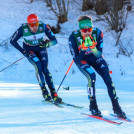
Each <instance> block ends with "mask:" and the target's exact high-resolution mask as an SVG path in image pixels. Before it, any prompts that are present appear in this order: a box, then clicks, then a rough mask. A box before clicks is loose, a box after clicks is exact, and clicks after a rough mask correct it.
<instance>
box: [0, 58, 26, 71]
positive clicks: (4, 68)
mask: <svg viewBox="0 0 134 134" xmlns="http://www.w3.org/2000/svg"><path fill="white" fill-rule="evenodd" d="M23 58H24V57H22V58H20V59H18V60H17V61H15V62H13V63H12V64H10V65H9V66H7V67H5V68H3V69H2V70H0V72H2V71H4V70H5V69H7V68H9V67H10V66H12V65H13V64H15V63H17V62H18V61H20V60H22V59H23Z"/></svg>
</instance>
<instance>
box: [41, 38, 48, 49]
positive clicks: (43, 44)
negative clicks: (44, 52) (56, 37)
mask: <svg viewBox="0 0 134 134" xmlns="http://www.w3.org/2000/svg"><path fill="white" fill-rule="evenodd" d="M49 42H50V40H47V39H46V40H45V41H44V40H43V41H41V42H40V43H39V46H40V47H42V48H43V47H49Z"/></svg>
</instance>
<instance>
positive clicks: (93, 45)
mask: <svg viewBox="0 0 134 134" xmlns="http://www.w3.org/2000/svg"><path fill="white" fill-rule="evenodd" d="M85 42H86V43H87V44H88V45H89V47H90V49H94V48H95V46H96V42H95V41H94V40H93V41H92V40H91V37H86V38H85Z"/></svg>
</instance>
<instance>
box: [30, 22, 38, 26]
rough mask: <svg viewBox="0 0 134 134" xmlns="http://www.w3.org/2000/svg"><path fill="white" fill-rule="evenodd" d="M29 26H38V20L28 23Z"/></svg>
mask: <svg viewBox="0 0 134 134" xmlns="http://www.w3.org/2000/svg"><path fill="white" fill-rule="evenodd" d="M28 25H29V26H30V27H35V26H36V27H37V26H39V22H36V23H32V24H28Z"/></svg>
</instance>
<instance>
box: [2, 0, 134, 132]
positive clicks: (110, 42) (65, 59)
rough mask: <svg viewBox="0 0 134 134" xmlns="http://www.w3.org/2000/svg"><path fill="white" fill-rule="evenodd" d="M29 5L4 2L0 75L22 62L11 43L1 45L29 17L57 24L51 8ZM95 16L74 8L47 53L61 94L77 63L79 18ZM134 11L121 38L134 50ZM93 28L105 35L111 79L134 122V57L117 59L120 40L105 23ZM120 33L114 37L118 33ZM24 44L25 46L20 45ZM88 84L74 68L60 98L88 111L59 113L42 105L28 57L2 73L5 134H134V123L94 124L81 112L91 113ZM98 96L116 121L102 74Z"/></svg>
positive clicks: (104, 110) (12, 0) (18, 0)
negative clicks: (71, 41)
mask: <svg viewBox="0 0 134 134" xmlns="http://www.w3.org/2000/svg"><path fill="white" fill-rule="evenodd" d="M29 1H30V0H25V1H24V0H4V1H0V13H1V14H0V18H1V20H0V22H1V32H0V42H1V43H0V65H1V66H0V70H1V69H3V68H5V67H6V66H8V65H10V64H11V63H13V62H14V61H16V60H18V59H20V58H21V57H23V55H22V54H21V53H19V52H18V51H17V50H16V49H14V48H13V47H12V46H11V45H10V44H9V43H8V47H9V49H5V48H4V47H2V46H1V45H2V44H3V43H5V41H7V42H9V37H10V36H11V35H12V34H13V33H14V32H15V30H16V29H17V28H18V27H19V26H20V25H21V24H22V23H24V22H26V18H27V16H28V15H29V14H30V13H36V14H37V15H38V16H39V19H40V20H42V21H44V22H45V23H47V24H50V25H54V26H55V25H56V16H55V15H54V13H53V12H52V11H50V10H49V8H48V7H46V4H45V3H44V2H42V1H41V0H38V1H37V0H36V1H34V2H33V3H32V4H30V2H29ZM84 14H87V15H90V16H91V17H92V18H93V20H95V19H96V16H95V15H93V14H91V12H88V11H86V12H82V11H80V7H78V5H77V6H76V5H75V4H74V5H73V6H71V7H70V10H69V15H68V22H66V23H64V24H61V28H62V29H61V30H62V32H61V33H60V34H56V37H57V40H58V42H59V43H58V44H57V45H56V46H53V47H51V48H49V49H48V54H49V69H50V72H51V73H52V76H53V80H54V83H55V85H56V89H57V88H58V86H59V84H60V82H61V80H62V79H63V76H64V74H65V73H66V71H67V69H68V67H69V65H70V64H71V61H72V56H71V54H70V51H69V47H68V37H69V35H70V33H71V32H72V31H73V30H75V29H77V28H78V23H77V19H78V18H79V16H80V15H84ZM133 15H134V12H130V14H129V16H128V19H127V26H126V28H125V30H124V31H123V34H122V36H121V39H122V41H123V43H124V42H128V41H129V40H131V41H130V45H131V46H132V50H134V45H133V42H134V39H133V35H134V31H133V29H134V25H133V24H134V18H133V17H132V16H133ZM94 26H96V27H98V28H100V29H102V30H103V32H104V54H103V55H104V57H105V59H106V61H107V63H108V64H109V68H110V70H112V72H113V73H112V74H111V77H112V79H113V82H114V85H115V87H116V90H117V95H118V96H119V102H120V105H121V106H122V109H123V110H124V111H125V112H126V113H127V116H128V118H130V119H133V120H134V113H133V111H134V97H133V96H134V84H133V81H134V54H132V55H131V56H130V58H128V57H126V56H123V55H119V57H118V58H116V53H117V52H118V48H117V47H115V46H114V44H115V40H114V38H113V37H112V35H111V32H112V33H114V32H113V31H110V30H109V29H108V26H107V24H105V23H104V22H101V21H100V22H94ZM114 34H115V33H114ZM21 43H22V42H21V41H20V44H21ZM86 85H87V79H86V78H85V76H83V75H82V74H81V72H80V71H79V70H78V68H77V67H76V65H75V64H73V65H72V67H71V69H70V71H69V73H68V75H67V77H66V79H65V81H64V83H63V87H66V86H70V90H69V91H66V90H64V89H63V88H62V87H61V88H60V90H59V95H60V96H61V97H62V98H63V101H65V102H68V103H71V104H75V105H80V106H84V108H83V109H75V108H71V107H67V106H64V108H58V107H56V106H53V105H49V104H45V103H44V102H42V100H43V97H42V95H41V91H40V88H39V86H38V83H37V80H36V77H35V74H34V68H33V66H32V65H31V64H30V63H29V62H28V61H27V59H26V58H24V59H22V60H21V61H19V62H17V63H16V64H15V65H13V66H11V67H10V68H8V69H6V70H4V71H3V72H0V134H63V133H64V134H93V133H94V134H107V133H108V134H115V133H119V134H125V133H128V134H132V133H134V124H133V123H127V122H123V124H121V125H120V126H117V125H113V124H108V123H106V122H103V121H99V120H96V119H91V118H88V117H85V116H83V115H81V114H80V113H90V112H89V101H88V98H87V93H86ZM96 88H97V89H96V94H97V102H98V106H99V108H100V110H101V112H102V114H104V115H105V116H106V117H107V118H109V119H112V120H114V121H118V122H120V120H116V119H115V118H114V117H111V116H110V115H109V113H113V111H112V105H111V102H110V99H109V97H108V94H107V88H106V86H105V84H104V82H103V80H102V79H101V77H100V76H99V75H97V82H96Z"/></svg>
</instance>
